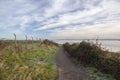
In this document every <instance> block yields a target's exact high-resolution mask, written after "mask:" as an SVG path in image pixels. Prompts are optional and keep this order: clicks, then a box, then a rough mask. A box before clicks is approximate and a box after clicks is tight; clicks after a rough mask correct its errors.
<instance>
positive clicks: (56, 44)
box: [42, 39, 58, 46]
mask: <svg viewBox="0 0 120 80" xmlns="http://www.w3.org/2000/svg"><path fill="white" fill-rule="evenodd" d="M42 44H45V45H54V46H58V43H55V42H53V41H50V40H48V39H45V40H43V42H42Z"/></svg>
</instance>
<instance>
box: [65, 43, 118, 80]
mask: <svg viewBox="0 0 120 80" xmlns="http://www.w3.org/2000/svg"><path fill="white" fill-rule="evenodd" d="M63 46H64V48H65V50H66V51H67V52H68V53H69V54H70V56H71V57H73V58H75V59H76V60H77V61H79V62H80V63H82V64H84V65H89V66H93V67H96V68H97V69H98V70H100V71H102V72H104V73H107V74H111V75H113V76H114V77H115V78H116V79H117V80H120V54H118V53H113V52H108V51H103V50H102V49H101V48H100V47H98V46H97V45H96V44H92V43H89V42H84V41H83V42H81V43H80V44H72V45H70V44H69V43H66V44H64V45H63Z"/></svg>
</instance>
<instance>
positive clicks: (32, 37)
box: [31, 36, 34, 49]
mask: <svg viewBox="0 0 120 80" xmlns="http://www.w3.org/2000/svg"><path fill="white" fill-rule="evenodd" d="M31 38H32V49H33V44H34V41H33V37H32V36H31Z"/></svg>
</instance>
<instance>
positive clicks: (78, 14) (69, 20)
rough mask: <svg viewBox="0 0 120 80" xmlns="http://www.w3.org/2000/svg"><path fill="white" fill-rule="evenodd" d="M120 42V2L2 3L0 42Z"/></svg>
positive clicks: (25, 0)
mask: <svg viewBox="0 0 120 80" xmlns="http://www.w3.org/2000/svg"><path fill="white" fill-rule="evenodd" d="M13 33H15V34H16V35H17V39H24V38H25V35H28V37H29V38H30V37H31V36H33V37H39V38H48V39H85V38H87V39H88V38H96V36H99V37H100V38H112V39H120V0H0V38H6V39H13V38H14V37H13Z"/></svg>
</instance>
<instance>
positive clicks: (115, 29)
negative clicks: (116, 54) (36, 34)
mask: <svg viewBox="0 0 120 80" xmlns="http://www.w3.org/2000/svg"><path fill="white" fill-rule="evenodd" d="M119 25H120V23H119ZM119 25H118V23H117V22H116V23H105V24H95V25H91V26H88V25H83V26H81V27H80V26H79V25H77V26H69V27H66V28H64V29H55V30H51V36H52V37H53V38H62V39H66V38H69V39H80V38H90V39H91V38H95V37H96V36H97V35H98V36H100V38H113V37H116V38H119V35H120V26H119Z"/></svg>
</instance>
